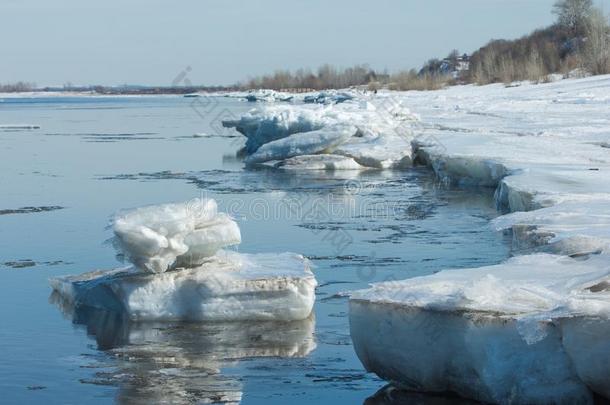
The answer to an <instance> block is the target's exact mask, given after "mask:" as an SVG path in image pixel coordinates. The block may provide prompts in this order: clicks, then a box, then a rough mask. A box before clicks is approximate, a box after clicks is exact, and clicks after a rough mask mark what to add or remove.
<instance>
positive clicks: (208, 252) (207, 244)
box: [112, 199, 241, 273]
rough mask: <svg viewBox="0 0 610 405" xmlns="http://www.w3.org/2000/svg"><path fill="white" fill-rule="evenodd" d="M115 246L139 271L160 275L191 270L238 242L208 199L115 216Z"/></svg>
mask: <svg viewBox="0 0 610 405" xmlns="http://www.w3.org/2000/svg"><path fill="white" fill-rule="evenodd" d="M112 228H113V231H114V233H115V235H116V243H115V246H116V247H117V248H118V249H119V251H120V252H122V253H123V254H124V255H125V256H126V257H127V258H128V259H129V260H130V261H131V262H132V263H133V264H135V265H136V266H138V267H139V268H141V269H143V270H146V271H149V272H153V273H161V272H164V271H166V270H168V269H170V268H173V267H176V266H179V267H192V266H196V265H198V264H201V263H202V261H203V260H204V259H205V258H207V257H209V256H212V255H214V254H215V253H216V251H218V250H219V249H221V248H223V247H226V246H231V245H237V244H239V243H240V242H241V234H240V231H239V227H238V226H237V224H236V223H235V221H233V220H232V219H231V218H230V217H229V216H228V215H226V214H223V213H219V212H218V207H217V205H216V202H215V201H214V200H212V199H195V200H192V201H189V202H186V203H174V204H163V205H155V206H149V207H143V208H137V209H134V210H129V211H124V212H122V213H120V214H118V215H116V216H115V218H114V219H113V221H112Z"/></svg>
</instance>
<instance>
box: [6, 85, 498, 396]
mask: <svg viewBox="0 0 610 405" xmlns="http://www.w3.org/2000/svg"><path fill="white" fill-rule="evenodd" d="M251 107H252V104H249V103H245V102H241V101H238V100H235V99H229V98H226V99H225V98H222V99H208V98H182V97H120V98H118V97H114V98H113V97H107V98H106V97H73V98H60V97H57V98H23V99H4V100H2V99H0V314H1V317H2V320H3V323H4V324H3V326H2V328H0V344H1V347H2V349H3V358H2V361H0V392H2V395H3V398H2V402H3V403H24V402H46V403H80V402H84V401H86V402H100V403H107V402H111V401H112V400H117V401H119V402H129V403H133V402H135V403H138V402H139V403H152V402H159V401H164V400H165V401H167V402H170V401H171V402H173V403H180V402H184V403H198V402H199V403H236V402H240V401H241V403H244V404H268V403H288V402H289V403H292V404H297V403H311V402H314V401H315V402H317V403H331V402H332V403H350V404H351V403H362V402H364V401H365V400H367V398H369V397H371V396H373V395H374V394H375V393H376V392H377V391H378V390H379V389H381V388H382V387H383V386H384V385H385V382H383V381H382V380H380V379H378V378H376V377H375V376H374V375H372V374H367V373H366V372H365V371H364V369H363V368H362V365H361V363H360V362H359V361H358V359H357V358H356V355H355V353H354V350H353V348H352V346H351V341H350V336H349V325H348V318H347V298H346V297H345V295H344V294H342V293H343V292H345V291H349V290H355V289H360V288H364V287H366V286H367V285H368V284H369V283H371V282H377V281H384V280H392V279H405V278H409V277H414V276H420V275H427V274H431V273H434V272H436V271H439V270H441V269H445V268H461V267H479V266H483V265H488V264H495V263H498V262H500V261H503V260H504V259H505V258H506V257H507V256H508V255H509V243H508V242H507V240H506V238H505V237H503V236H502V235H501V234H500V233H497V232H495V231H493V230H492V229H491V228H490V226H489V221H490V219H492V218H494V217H496V216H497V215H498V214H497V212H496V209H495V206H494V203H493V191H492V190H486V189H475V190H472V189H469V190H459V189H450V188H447V187H443V186H441V185H439V184H438V183H437V182H436V180H435V178H434V176H433V175H432V174H431V173H430V172H428V170H427V169H423V168H415V169H410V170H406V171H376V170H371V171H365V172H350V171H345V172H335V173H334V174H333V173H330V172H309V173H290V172H283V171H279V170H271V169H269V170H246V169H244V168H243V163H242V162H241V161H240V160H239V159H237V158H236V157H235V152H236V151H237V150H238V149H239V148H241V147H242V146H243V144H244V141H243V139H242V138H241V137H240V136H239V134H237V132H234V131H233V130H228V129H223V128H222V127H221V125H220V120H222V119H231V118H236V117H238V116H240V115H241V114H242V113H243V112H245V111H247V110H248V109H249V108H251ZM201 196H205V197H212V198H214V199H216V200H217V201H218V203H219V206H220V209H221V210H222V211H225V212H229V213H230V214H232V215H233V216H234V217H235V219H236V220H237V222H238V223H239V226H240V228H241V231H242V236H243V242H242V244H241V245H240V246H239V250H240V252H247V253H258V252H282V251H293V252H297V253H302V254H303V255H305V256H307V257H309V258H310V259H311V260H312V262H313V264H314V266H315V267H314V272H315V275H316V278H317V280H318V282H319V283H320V285H319V287H318V289H317V293H316V296H317V299H316V304H315V308H314V314H315V316H313V317H312V318H311V319H308V320H306V321H302V322H296V323H288V324H266V323H256V324H255V323H245V324H244V323H234V324H184V323H183V324H159V323H154V324H133V323H129V322H127V321H126V320H124V319H122V317H121V316H120V314H109V313H99V312H92V311H88V310H86V309H83V310H79V311H78V312H77V313H72V312H71V311H70V310H69V309H62V305H61V303H59V302H57V300H56V299H55V297H53V296H50V293H51V289H50V287H49V284H48V279H49V278H51V277H54V276H58V275H64V274H77V273H82V272H84V271H88V270H92V269H101V268H112V267H117V266H120V265H122V264H121V263H120V262H118V261H117V259H116V258H115V256H114V254H115V252H114V249H113V248H112V246H111V245H110V244H109V243H104V241H105V240H107V239H108V238H110V237H111V236H112V235H111V231H110V230H109V229H107V227H106V225H107V224H108V221H109V218H110V215H111V214H112V213H114V212H115V211H117V210H120V209H122V208H129V207H136V206H141V205H147V204H157V203H164V202H171V201H184V200H189V199H192V198H197V197H201ZM417 399H418V400H419V401H423V402H426V397H421V396H418V397H417ZM428 399H430V398H428ZM431 400H432V401H439V398H431ZM375 401H376V400H375V399H371V400H370V402H371V403H378V402H375ZM436 403H438V402H436Z"/></svg>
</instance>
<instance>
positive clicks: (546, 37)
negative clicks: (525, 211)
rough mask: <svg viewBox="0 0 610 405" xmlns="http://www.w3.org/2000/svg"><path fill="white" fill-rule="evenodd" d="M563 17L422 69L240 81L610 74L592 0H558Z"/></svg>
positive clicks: (307, 84) (337, 84) (608, 39)
mask: <svg viewBox="0 0 610 405" xmlns="http://www.w3.org/2000/svg"><path fill="white" fill-rule="evenodd" d="M553 13H554V14H555V15H556V16H557V21H556V23H555V24H553V25H552V26H550V27H547V28H544V29H539V30H536V31H534V32H532V33H531V34H529V35H526V36H524V37H522V38H519V39H516V40H511V41H508V40H492V41H491V42H489V43H488V44H487V45H485V46H483V47H482V48H480V49H479V50H477V51H476V52H474V53H473V54H472V55H470V56H469V57H468V56H467V55H463V56H460V53H459V52H458V51H452V52H451V53H450V54H449V55H447V57H445V58H443V59H431V60H429V61H428V62H426V63H425V64H424V66H423V67H422V68H421V69H419V70H415V69H411V70H405V71H400V72H396V73H394V74H391V75H389V74H387V73H386V72H384V73H379V72H376V71H374V70H373V69H371V68H369V67H368V66H367V65H357V66H354V67H351V68H346V69H339V68H336V67H333V66H330V65H324V66H322V67H321V68H319V69H318V71H317V72H315V73H313V72H311V71H310V70H304V69H300V70H297V71H296V72H295V73H291V72H289V71H285V70H282V71H277V72H275V73H274V74H272V75H266V76H261V77H256V78H253V79H250V80H248V81H247V82H245V83H240V84H238V87H240V88H242V89H262V88H266V89H275V90H280V89H302V88H305V89H337V88H346V87H350V86H362V85H367V86H368V88H369V89H371V90H374V89H377V88H380V87H383V86H386V87H388V88H390V89H395V90H434V89H438V88H441V87H443V86H446V85H451V84H456V83H464V84H465V83H476V84H489V83H497V82H504V83H511V82H514V81H521V80H531V81H544V80H546V79H547V78H548V77H549V75H550V74H552V73H561V74H564V75H567V74H569V73H570V72H574V71H575V70H577V69H578V70H577V72H578V71H580V72H582V73H584V72H587V73H590V74H606V73H610V24H609V23H608V19H607V17H606V16H604V15H603V13H602V12H601V11H600V10H598V9H597V8H595V7H593V3H592V0H557V1H556V2H555V4H554V6H553Z"/></svg>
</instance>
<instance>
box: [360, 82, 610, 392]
mask: <svg viewBox="0 0 610 405" xmlns="http://www.w3.org/2000/svg"><path fill="white" fill-rule="evenodd" d="M380 97H386V98H391V99H399V100H400V101H401V102H402V103H403V105H405V106H407V107H408V108H411V109H412V110H413V111H415V112H417V113H418V114H419V115H420V117H421V120H422V123H423V125H422V128H423V132H422V133H421V134H419V137H416V139H415V140H414V141H413V147H414V149H413V155H414V159H415V160H416V161H419V162H420V163H424V164H426V165H428V166H430V167H431V168H432V169H433V170H434V171H435V172H436V174H437V175H438V177H439V178H441V179H443V180H444V181H446V182H451V183H455V184H459V185H465V186H469V185H483V186H489V187H495V188H496V200H497V203H498V207H499V208H500V209H503V210H506V211H507V212H509V213H508V214H507V215H504V216H501V217H499V218H498V219H496V220H495V221H494V222H493V225H494V226H495V227H496V228H497V229H498V230H503V229H509V230H512V233H513V236H514V243H515V254H516V255H518V257H516V258H514V259H511V260H508V261H507V262H506V263H504V264H502V265H499V266H490V267H485V268H479V269H470V270H453V271H445V272H441V273H438V274H435V275H432V276H428V277H421V278H415V279H410V280H405V281H398V282H389V283H382V284H377V285H375V286H373V288H371V289H369V290H364V291H358V292H356V293H354V294H353V295H352V297H351V300H350V321H351V333H352V338H353V341H354V346H355V349H356V352H357V353H358V356H359V358H360V359H361V360H362V362H363V364H364V365H365V367H366V368H367V369H368V370H370V371H373V372H376V373H377V374H379V375H380V376H382V377H383V378H386V379H388V380H392V381H395V382H396V383H398V384H400V385H402V386H405V387H407V388H410V389H416V390H424V391H437V392H442V391H453V392H456V393H458V394H460V395H462V396H466V397H470V398H474V399H478V400H483V401H487V402H494V403H505V402H517V403H549V402H566V401H568V402H570V401H576V402H578V403H587V402H591V401H592V392H596V393H597V394H600V395H603V396H605V397H610V391H609V390H608V386H609V384H608V382H609V380H608V379H609V378H610V377H609V376H610V368H609V367H610V366H608V365H609V364H610V343H608V340H607V332H608V329H609V328H610V320H609V319H610V288H609V285H610V253H609V252H608V248H609V246H610V227H609V225H610V149H609V148H608V146H609V145H610V77H608V76H598V77H591V78H587V79H578V80H564V81H558V82H555V83H549V84H541V85H530V84H523V85H521V86H518V87H511V88H505V87H504V86H501V85H492V86H484V87H474V86H464V87H452V88H449V89H447V90H442V91H436V92H409V93H398V94H396V93H385V94H382V95H380ZM540 252H546V253H540ZM565 255H569V256H570V257H567V256H565Z"/></svg>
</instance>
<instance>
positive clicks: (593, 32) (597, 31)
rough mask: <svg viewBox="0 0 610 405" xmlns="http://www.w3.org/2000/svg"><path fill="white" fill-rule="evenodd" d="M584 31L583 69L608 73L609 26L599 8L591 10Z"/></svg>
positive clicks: (609, 65)
mask: <svg viewBox="0 0 610 405" xmlns="http://www.w3.org/2000/svg"><path fill="white" fill-rule="evenodd" d="M585 32H586V35H587V39H586V41H585V46H584V49H583V55H582V59H583V63H584V65H585V66H584V67H585V69H587V70H588V71H589V72H590V73H592V74H594V75H603V74H607V73H610V37H609V34H610V27H609V24H608V19H607V18H606V16H604V14H603V12H602V11H601V10H598V9H594V10H593V11H592V12H591V16H590V17H589V20H588V21H587V26H586V31H585Z"/></svg>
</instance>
